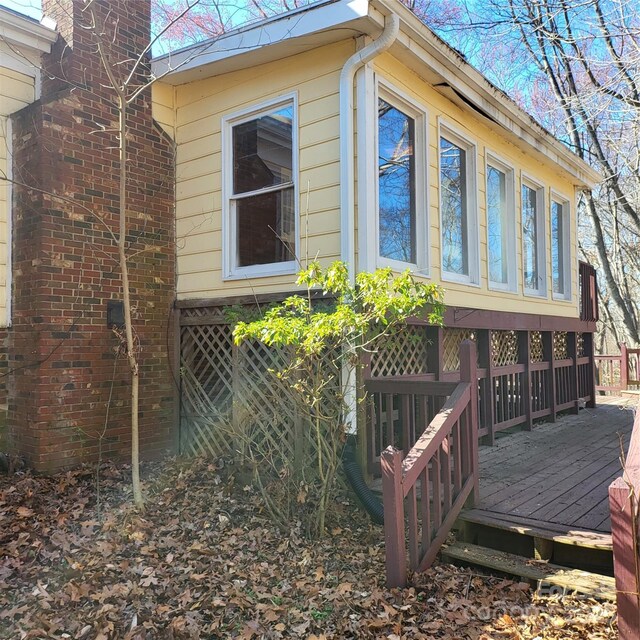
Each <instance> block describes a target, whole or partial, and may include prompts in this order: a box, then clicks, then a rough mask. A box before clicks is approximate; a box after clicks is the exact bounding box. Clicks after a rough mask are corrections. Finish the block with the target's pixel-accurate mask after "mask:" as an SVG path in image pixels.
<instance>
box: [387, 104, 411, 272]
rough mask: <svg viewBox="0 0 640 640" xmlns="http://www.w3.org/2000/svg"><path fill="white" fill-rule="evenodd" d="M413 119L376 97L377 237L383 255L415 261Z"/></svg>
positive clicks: (401, 260) (394, 258)
mask: <svg viewBox="0 0 640 640" xmlns="http://www.w3.org/2000/svg"><path fill="white" fill-rule="evenodd" d="M415 130H416V128H415V121H414V119H413V118H412V117H410V116H408V115H407V114H406V113H403V112H402V111H401V110H400V109H398V108H396V107H394V106H392V105H391V104H389V103H388V102H387V101H386V100H383V99H382V98H379V99H378V241H379V252H380V256H381V257H382V258H387V259H390V260H397V261H399V262H408V263H412V264H416V263H417V257H416V159H415V148H416V140H415Z"/></svg>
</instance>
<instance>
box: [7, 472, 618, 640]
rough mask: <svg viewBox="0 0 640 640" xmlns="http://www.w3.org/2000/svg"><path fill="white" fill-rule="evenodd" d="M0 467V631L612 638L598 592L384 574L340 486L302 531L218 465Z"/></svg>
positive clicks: (15, 635) (442, 573)
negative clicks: (310, 531)
mask: <svg viewBox="0 0 640 640" xmlns="http://www.w3.org/2000/svg"><path fill="white" fill-rule="evenodd" d="M145 473H146V482H145V486H146V494H147V502H148V507H147V510H146V512H145V513H144V514H142V515H140V514H137V513H136V512H135V511H134V510H133V509H132V508H131V507H130V506H128V505H129V499H130V494H129V487H128V476H127V469H124V468H117V467H113V466H107V467H104V468H103V469H102V474H101V475H102V481H101V488H102V491H101V494H102V499H101V509H100V510H98V509H97V504H96V486H95V474H94V472H93V471H92V470H91V469H82V470H79V471H74V472H70V473H64V474H60V475H57V476H55V477H52V478H40V477H34V476H31V475H29V474H17V475H15V476H12V477H2V478H0V638H3V639H4V638H8V639H11V640H18V639H21V638H30V639H36V638H83V639H87V640H98V639H99V640H116V639H117V640H142V639H154V638H167V639H175V640H178V639H198V638H203V639H204V638H206V639H210V638H256V639H257V638H393V639H398V638H449V639H456V640H457V639H480V638H485V639H486V638H513V639H533V638H540V639H544V640H549V639H558V640H559V639H562V640H565V639H572V638H585V639H586V638H592V639H597V638H615V637H616V633H615V611H614V607H613V606H612V605H611V604H608V603H599V602H595V601H592V600H588V599H578V598H574V597H568V596H566V597H564V598H560V599H558V598H542V597H538V596H536V595H535V594H533V593H532V592H531V590H530V588H529V586H528V585H526V584H522V583H518V582H514V581H510V580H506V579H503V578H499V577H492V576H484V575H478V573H477V572H473V571H471V570H469V569H461V568H456V567H453V566H451V565H444V564H440V565H437V566H435V567H434V568H433V569H431V570H430V571H428V572H427V573H425V574H422V575H420V576H417V577H416V578H415V580H414V582H413V586H412V587H411V588H409V589H405V590H403V591H388V590H386V589H385V587H384V548H383V544H382V530H381V528H380V527H375V526H372V525H370V524H369V522H368V521H367V519H366V518H365V517H363V516H362V514H361V513H360V512H359V511H358V510H357V509H356V508H355V507H354V506H353V505H352V504H350V503H349V501H348V500H347V499H344V500H342V501H340V503H339V505H338V506H339V509H338V511H339V513H338V514H337V515H336V516H335V517H334V519H333V521H332V522H331V525H330V527H329V528H330V533H329V535H328V536H327V537H326V539H324V540H323V541H321V542H319V543H318V542H308V541H306V540H305V539H303V538H302V537H301V536H300V535H299V533H298V532H297V531H296V530H295V527H294V528H293V529H292V530H291V531H290V532H287V533H286V534H283V533H282V532H279V531H277V530H275V529H274V528H273V527H272V526H271V525H270V524H269V522H268V520H267V519H266V517H265V514H264V513H263V512H262V510H261V508H260V504H259V502H258V501H257V499H255V498H254V496H253V493H252V491H251V490H250V489H249V488H248V487H243V486H240V485H241V483H236V484H234V482H233V475H234V473H233V467H228V468H226V469H220V468H218V467H217V466H216V465H215V464H213V463H211V462H207V461H203V460H196V461H188V462H186V461H176V460H170V461H166V462H164V463H158V464H153V465H147V466H146V468H145Z"/></svg>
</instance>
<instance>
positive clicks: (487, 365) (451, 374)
mask: <svg viewBox="0 0 640 640" xmlns="http://www.w3.org/2000/svg"><path fill="white" fill-rule="evenodd" d="M411 329H412V331H413V332H414V334H415V335H414V336H413V337H414V338H415V340H412V341H409V342H407V344H406V345H403V348H402V349H395V350H394V351H393V353H392V354H391V356H393V357H395V358H398V355H397V354H398V353H402V352H404V351H408V350H409V349H411V348H412V347H413V348H416V345H420V344H426V345H427V347H426V349H425V350H424V351H420V352H418V353H417V354H416V357H415V358H413V361H415V362H416V363H418V364H420V365H421V367H422V368H419V367H418V366H416V367H415V368H413V369H412V370H411V371H410V372H409V373H405V372H398V370H397V368H394V367H393V366H387V367H385V366H382V365H381V364H380V360H382V361H383V362H385V360H384V358H385V354H384V353H382V354H376V356H375V358H377V360H375V359H374V360H373V364H372V365H371V364H370V365H369V368H368V370H367V371H365V378H367V379H368V380H369V382H368V383H367V384H374V383H375V384H384V382H385V381H386V380H389V379H392V380H398V379H402V380H407V381H408V380H411V381H414V382H417V381H421V382H430V383H435V382H436V381H437V382H439V383H443V382H446V383H449V385H453V386H450V387H444V386H440V387H433V392H434V394H436V389H441V391H440V393H442V394H444V395H443V396H437V395H433V396H431V397H430V400H429V401H428V402H427V403H426V404H425V411H424V415H426V416H427V419H426V422H428V421H429V420H431V419H432V418H433V417H434V416H435V414H436V413H437V412H438V410H439V409H440V407H441V406H442V403H443V402H444V399H445V398H446V397H447V396H448V395H449V394H450V393H451V391H452V389H453V388H454V387H455V384H457V382H458V381H459V380H460V367H459V358H458V356H457V355H455V358H452V356H451V354H452V353H454V349H453V347H452V342H453V340H452V337H453V338H456V333H455V332H456V331H457V330H456V329H453V330H452V329H447V328H444V329H443V328H440V327H422V330H423V331H424V334H423V335H420V334H418V333H417V332H418V330H419V329H421V327H420V326H419V325H415V326H412V327H411ZM464 334H465V335H466V336H468V337H470V339H472V340H473V341H474V342H475V344H476V345H477V352H478V353H477V356H478V360H477V368H476V375H477V380H478V394H479V412H478V413H479V425H478V435H479V436H480V437H482V438H484V441H483V442H484V443H486V444H493V442H494V440H495V436H496V434H497V433H498V432H499V431H502V430H504V429H509V428H511V427H515V426H519V425H520V426H522V427H523V428H525V429H527V430H530V429H532V428H533V424H534V421H536V420H539V419H541V418H547V419H550V420H552V421H555V419H556V415H557V414H558V412H561V411H567V410H571V411H574V412H577V411H578V410H579V407H580V406H581V405H582V403H583V402H586V405H587V406H588V407H593V406H594V404H595V391H594V374H593V371H594V369H593V335H592V334H591V333H577V332H566V331H560V332H553V331H524V330H518V331H516V330H511V331H509V330H492V329H477V330H468V331H467V330H465V331H464ZM458 335H459V334H458ZM420 339H421V340H422V341H420ZM459 345H460V343H459V342H457V343H455V353H456V354H457V352H458V350H459ZM393 362H395V361H393ZM393 362H392V364H393ZM388 371H391V378H389V377H385V376H387V375H388V374H387V372H388ZM375 376H380V377H375ZM376 390H377V391H379V387H376ZM374 402H375V404H376V406H375V411H374V412H373V413H372V416H370V418H371V420H370V422H369V424H368V429H367V433H366V451H367V469H368V471H369V473H372V474H373V475H376V476H379V475H380V455H381V453H382V451H383V450H384V449H385V447H387V446H388V445H393V446H395V447H398V448H400V449H402V450H403V451H404V452H405V453H406V452H407V451H408V450H409V449H410V448H411V447H412V446H413V444H414V443H415V434H413V436H412V434H411V433H405V432H403V431H402V429H403V426H402V420H401V417H402V406H401V405H400V404H399V400H398V398H397V397H396V396H394V395H392V394H384V393H377V394H376V396H375V397H374ZM424 415H423V416H421V418H420V420H421V423H425V420H424ZM407 428H408V427H407ZM417 435H418V436H419V435H420V434H419V433H418V434H417Z"/></svg>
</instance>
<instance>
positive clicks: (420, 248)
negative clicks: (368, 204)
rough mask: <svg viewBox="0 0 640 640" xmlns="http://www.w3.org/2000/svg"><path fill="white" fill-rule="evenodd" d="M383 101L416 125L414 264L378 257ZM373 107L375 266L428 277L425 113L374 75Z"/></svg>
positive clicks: (427, 186) (411, 100) (414, 102)
mask: <svg viewBox="0 0 640 640" xmlns="http://www.w3.org/2000/svg"><path fill="white" fill-rule="evenodd" d="M379 98H382V99H383V100H385V101H387V102H388V103H389V104H391V105H393V106H395V107H397V108H398V109H400V110H401V111H402V112H403V113H406V115H408V116H409V117H411V118H413V120H414V122H415V127H414V134H415V144H414V154H415V157H414V162H415V185H414V188H415V216H416V238H415V241H416V262H415V263H412V262H405V261H403V260H393V259H391V258H385V257H383V256H381V255H380V203H379V200H378V199H379V193H380V185H379V183H378V131H379V127H378V99H379ZM373 108H374V113H375V126H374V137H375V140H374V164H375V168H374V180H375V182H374V185H375V186H374V194H375V196H374V197H375V199H374V202H375V208H374V210H375V254H374V255H375V256H376V265H377V266H379V267H391V268H392V269H393V270H394V271H404V270H405V269H410V270H411V271H414V272H415V273H417V274H419V275H422V276H427V277H428V276H429V264H430V263H429V258H430V253H431V252H430V250H429V249H430V247H429V197H428V191H429V181H428V170H429V167H428V161H427V150H428V149H429V140H428V123H429V117H428V113H427V110H426V109H425V108H424V107H423V106H421V105H420V104H418V103H417V102H416V101H415V100H413V99H412V98H411V97H409V96H408V95H406V94H405V93H404V92H402V91H400V90H399V89H397V88H396V87H395V86H393V85H392V84H390V83H389V82H387V81H386V80H385V79H384V78H380V77H379V76H377V75H376V82H375V95H374V102H373Z"/></svg>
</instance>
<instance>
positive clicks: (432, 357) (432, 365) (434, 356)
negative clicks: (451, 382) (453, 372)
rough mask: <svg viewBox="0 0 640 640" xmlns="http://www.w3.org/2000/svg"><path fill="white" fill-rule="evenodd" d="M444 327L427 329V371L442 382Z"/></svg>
mask: <svg viewBox="0 0 640 640" xmlns="http://www.w3.org/2000/svg"><path fill="white" fill-rule="evenodd" d="M442 332H443V329H442V327H427V336H428V337H427V340H429V341H430V343H431V345H430V347H427V371H428V372H429V373H433V374H434V375H435V377H436V380H442Z"/></svg>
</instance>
